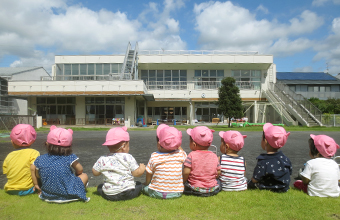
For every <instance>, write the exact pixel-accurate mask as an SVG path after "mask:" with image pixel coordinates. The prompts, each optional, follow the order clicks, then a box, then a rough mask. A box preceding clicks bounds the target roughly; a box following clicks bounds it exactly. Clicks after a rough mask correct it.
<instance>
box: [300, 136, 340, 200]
mask: <svg viewBox="0 0 340 220" xmlns="http://www.w3.org/2000/svg"><path fill="white" fill-rule="evenodd" d="M310 137H311V138H310V139H309V140H308V143H309V156H310V157H311V160H309V161H307V163H306V166H305V168H304V170H303V171H302V172H301V173H300V175H301V176H302V181H301V180H297V181H296V182H295V183H294V186H295V187H296V188H298V189H301V190H303V191H304V192H305V193H307V194H308V195H310V196H319V197H338V196H339V193H340V189H339V185H338V181H339V179H340V175H339V166H338V164H337V163H336V162H335V161H334V160H332V158H331V157H333V156H334V155H335V153H336V151H337V149H339V145H338V144H337V143H335V141H334V140H333V138H331V137H328V136H327V135H313V134H311V135H310Z"/></svg>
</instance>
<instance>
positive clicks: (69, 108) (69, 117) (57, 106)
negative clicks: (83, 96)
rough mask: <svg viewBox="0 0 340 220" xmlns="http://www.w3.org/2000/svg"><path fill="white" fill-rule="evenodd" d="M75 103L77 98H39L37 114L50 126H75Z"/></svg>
mask: <svg viewBox="0 0 340 220" xmlns="http://www.w3.org/2000/svg"><path fill="white" fill-rule="evenodd" d="M75 103H76V99H75V97H57V98H55V97H37V114H38V115H39V116H42V118H43V120H44V122H46V123H47V124H49V125H52V124H54V125H57V124H69V125H74V124H75V123H76V121H75Z"/></svg>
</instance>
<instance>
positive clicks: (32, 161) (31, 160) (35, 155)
mask: <svg viewBox="0 0 340 220" xmlns="http://www.w3.org/2000/svg"><path fill="white" fill-rule="evenodd" d="M39 156H40V153H39V152H38V151H36V150H34V151H33V152H32V153H31V157H30V164H33V163H34V161H35V160H36V159H37V157H39Z"/></svg>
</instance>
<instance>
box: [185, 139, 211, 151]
mask: <svg viewBox="0 0 340 220" xmlns="http://www.w3.org/2000/svg"><path fill="white" fill-rule="evenodd" d="M189 137H190V142H195V141H194V139H192V137H191V136H189ZM195 143H196V147H197V150H206V149H208V148H209V147H210V145H209V146H202V145H200V144H198V143H197V142H195Z"/></svg>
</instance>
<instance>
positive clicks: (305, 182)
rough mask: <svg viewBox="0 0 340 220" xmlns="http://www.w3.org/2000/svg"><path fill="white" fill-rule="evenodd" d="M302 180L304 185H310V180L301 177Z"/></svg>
mask: <svg viewBox="0 0 340 220" xmlns="http://www.w3.org/2000/svg"><path fill="white" fill-rule="evenodd" d="M301 179H302V182H303V184H305V185H308V183H309V182H310V179H308V178H306V177H304V176H301Z"/></svg>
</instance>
